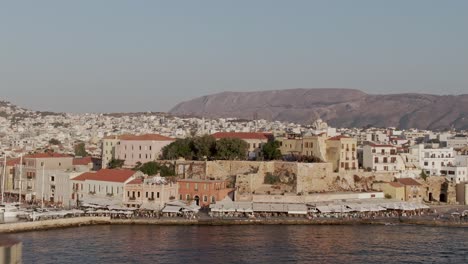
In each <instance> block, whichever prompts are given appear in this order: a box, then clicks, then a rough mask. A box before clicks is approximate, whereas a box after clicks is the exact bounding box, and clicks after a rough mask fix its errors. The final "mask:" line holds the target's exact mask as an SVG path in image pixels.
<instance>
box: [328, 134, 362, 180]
mask: <svg viewBox="0 0 468 264" xmlns="http://www.w3.org/2000/svg"><path fill="white" fill-rule="evenodd" d="M325 143H326V148H327V159H326V161H327V162H331V163H332V164H333V170H335V171H347V170H357V169H358V160H357V149H356V147H357V141H356V139H355V138H351V137H347V136H336V137H332V138H329V139H328V140H326V141H325Z"/></svg>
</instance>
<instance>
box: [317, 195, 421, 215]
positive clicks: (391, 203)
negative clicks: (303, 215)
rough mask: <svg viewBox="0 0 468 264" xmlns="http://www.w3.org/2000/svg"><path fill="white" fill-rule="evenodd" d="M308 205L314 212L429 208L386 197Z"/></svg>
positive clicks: (359, 211) (329, 212)
mask: <svg viewBox="0 0 468 264" xmlns="http://www.w3.org/2000/svg"><path fill="white" fill-rule="evenodd" d="M308 207H309V212H311V213H316V214H336V213H340V214H343V213H369V212H370V213H372V212H385V211H402V212H406V211H416V210H422V209H429V206H427V205H424V204H419V203H411V202H404V201H398V200H388V199H365V200H349V201H341V202H338V201H333V202H330V203H327V202H321V203H317V204H313V205H311V204H309V205H308Z"/></svg>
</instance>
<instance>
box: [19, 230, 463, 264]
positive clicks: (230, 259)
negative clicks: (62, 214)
mask: <svg viewBox="0 0 468 264" xmlns="http://www.w3.org/2000/svg"><path fill="white" fill-rule="evenodd" d="M15 236H16V237H17V238H19V239H20V240H22V241H23V259H24V263H187V264H188V263H468V229H467V228H443V227H437V228H436V227H421V226H281V225H280V226H151V225H148V226H90V227H78V228H69V229H60V230H51V231H39V232H29V233H21V234H17V235H15Z"/></svg>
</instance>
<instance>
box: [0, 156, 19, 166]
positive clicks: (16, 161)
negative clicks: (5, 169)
mask: <svg viewBox="0 0 468 264" xmlns="http://www.w3.org/2000/svg"><path fill="white" fill-rule="evenodd" d="M6 164H7V166H9V167H12V166H15V165H18V164H20V158H15V159H7V162H6ZM0 165H2V166H3V159H2V160H1V161H0Z"/></svg>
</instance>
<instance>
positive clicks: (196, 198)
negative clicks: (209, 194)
mask: <svg viewBox="0 0 468 264" xmlns="http://www.w3.org/2000/svg"><path fill="white" fill-rule="evenodd" d="M193 199H194V200H195V204H196V205H197V206H200V197H199V196H198V195H195V196H194V197H193Z"/></svg>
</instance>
